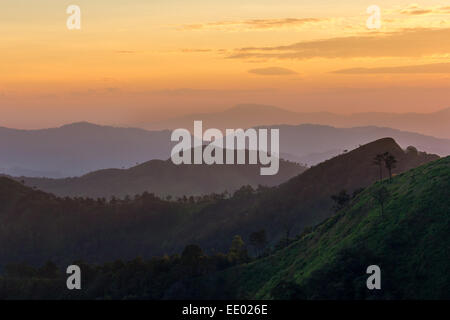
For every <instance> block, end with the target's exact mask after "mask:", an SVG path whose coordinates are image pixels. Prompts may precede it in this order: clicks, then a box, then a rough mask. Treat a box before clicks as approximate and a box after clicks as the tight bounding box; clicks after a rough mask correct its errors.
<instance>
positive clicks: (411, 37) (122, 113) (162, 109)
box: [0, 0, 450, 128]
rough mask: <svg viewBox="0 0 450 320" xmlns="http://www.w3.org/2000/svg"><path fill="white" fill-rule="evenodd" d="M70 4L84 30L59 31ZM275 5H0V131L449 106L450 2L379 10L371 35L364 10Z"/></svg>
mask: <svg viewBox="0 0 450 320" xmlns="http://www.w3.org/2000/svg"><path fill="white" fill-rule="evenodd" d="M328 2H329V1H328ZM70 4H76V5H78V6H80V8H81V14H82V18H81V21H82V28H81V30H68V29H67V27H66V20H67V18H68V15H67V14H66V8H67V6H68V5H70ZM280 4H281V3H280V1H275V0H264V1H261V0H259V1H253V0H252V1H244V2H243V1H235V0H232V1H227V2H223V1H211V0H209V1H206V0H189V1H181V0H167V1H144V0H129V1H104V0H97V1H87V0H76V1H75V2H73V3H72V2H66V1H56V0H41V1H25V0H17V1H7V2H6V3H3V4H2V8H1V10H0V36H1V39H2V41H1V44H0V46H1V51H0V57H1V59H0V72H1V77H0V110H1V114H2V117H1V119H0V126H7V127H17V128H41V127H47V126H54V125H61V124H64V123H68V122H73V121H81V120H86V121H93V122H97V123H105V124H119V125H135V124H136V123H142V122H152V121H155V120H159V119H165V118H169V117H171V116H173V115H174V114H177V115H180V114H188V113H194V112H204V111H212V110H224V109H226V108H229V107H231V106H233V105H235V104H238V103H264V104H272V105H277V106H279V107H283V108H286V109H289V110H293V111H330V112H336V113H354V112H366V111H389V112H402V113H403V112H423V113H426V112H432V111H436V110H439V109H442V108H446V107H448V104H447V102H448V99H449V97H450V90H449V89H450V63H449V62H448V59H449V56H450V6H449V4H448V3H447V4H446V3H445V2H443V1H426V3H425V2H422V3H419V4H411V3H410V2H408V1H381V0H380V1H378V3H376V4H377V5H378V6H379V7H380V8H381V10H382V16H381V22H382V27H381V29H380V30H369V29H368V28H367V27H366V21H367V19H368V17H369V15H368V14H367V13H366V8H367V7H368V5H370V4H372V3H364V2H361V1H346V3H345V4H341V3H335V4H333V5H330V4H329V3H327V2H325V1H314V2H311V1H301V0H295V1H293V0H288V1H282V4H283V5H280ZM374 99H376V101H374ZM24 115H26V117H24ZM30 115H32V116H30ZM143 117H144V119H143Z"/></svg>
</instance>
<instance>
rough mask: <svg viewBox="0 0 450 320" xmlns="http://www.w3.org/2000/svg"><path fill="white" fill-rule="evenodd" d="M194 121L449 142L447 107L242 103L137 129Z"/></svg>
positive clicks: (449, 110) (217, 125) (221, 125)
mask: <svg viewBox="0 0 450 320" xmlns="http://www.w3.org/2000/svg"><path fill="white" fill-rule="evenodd" d="M194 120H202V121H203V122H204V124H205V125H206V126H208V127H212V128H220V129H223V128H236V127H244V128H249V127H254V126H261V125H278V124H280V125H281V124H288V125H298V124H305V123H309V124H320V125H329V126H334V127H344V128H351V127H361V126H378V127H390V128H395V129H398V130H403V131H411V132H417V133H421V134H425V135H431V136H435V137H440V138H447V139H450V107H448V108H446V109H442V110H440V111H437V112H432V113H387V112H362V113H354V114H349V115H343V114H335V113H331V112H294V111H289V110H285V109H282V108H279V107H275V106H267V105H255V104H244V105H237V106H235V107H232V108H230V109H227V110H225V111H221V112H214V113H203V114H192V115H185V116H182V117H175V118H172V119H167V120H165V121H158V122H154V123H141V124H140V126H141V127H144V128H147V129H152V130H158V129H172V128H186V127H188V128H190V127H191V126H192V122H193V121H194Z"/></svg>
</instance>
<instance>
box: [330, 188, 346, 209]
mask: <svg viewBox="0 0 450 320" xmlns="http://www.w3.org/2000/svg"><path fill="white" fill-rule="evenodd" d="M331 199H332V200H333V201H334V205H333V210H334V211H335V212H338V211H339V210H341V209H343V208H345V206H346V205H347V204H348V203H349V201H350V195H349V194H348V193H347V191H346V190H341V192H339V193H338V194H335V195H332V196H331Z"/></svg>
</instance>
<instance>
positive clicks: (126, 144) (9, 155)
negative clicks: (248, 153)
mask: <svg viewBox="0 0 450 320" xmlns="http://www.w3.org/2000/svg"><path fill="white" fill-rule="evenodd" d="M237 119H239V118H237ZM274 120H275V119H274ZM192 125H193V123H189V126H187V128H188V129H191V127H192ZM205 128H206V127H205ZM232 128H235V127H232ZM270 128H279V129H280V156H281V158H284V159H286V160H291V161H295V162H298V163H302V164H306V165H316V164H318V163H320V162H322V161H324V160H327V159H329V158H331V157H333V156H336V155H338V154H341V153H343V152H344V151H345V150H353V149H355V148H357V147H358V146H359V145H362V144H366V143H368V142H370V141H373V140H376V139H381V138H384V137H392V138H394V139H395V140H396V141H398V143H399V144H400V146H401V147H402V148H404V149H405V148H406V147H408V146H410V145H412V146H415V147H416V148H418V149H420V150H422V151H426V152H428V153H434V154H438V155H440V156H447V155H449V154H450V140H449V139H439V138H434V137H430V136H425V135H421V134H417V133H413V132H403V131H399V130H396V129H390V128H385V127H383V128H380V127H356V128H334V127H330V126H323V125H311V124H303V125H279V126H270ZM170 136H171V132H170V131H169V130H163V131H147V130H143V129H136V128H117V127H109V126H99V125H94V124H90V123H74V124H71V125H66V126H62V127H60V128H52V129H42V130H17V129H8V128H0V150H1V152H0V173H3V174H7V175H11V176H16V177H18V176H25V177H48V178H64V177H73V176H82V175H85V174H87V173H90V172H93V171H97V170H102V169H111V168H117V169H125V168H130V167H134V166H136V165H137V164H142V163H144V162H147V161H149V160H155V159H159V160H167V159H168V158H169V157H170V151H171V149H172V147H173V145H174V143H172V142H171V141H170Z"/></svg>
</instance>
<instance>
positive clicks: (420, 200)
mask: <svg viewBox="0 0 450 320" xmlns="http://www.w3.org/2000/svg"><path fill="white" fill-rule="evenodd" d="M383 184H384V185H385V186H386V187H387V189H388V190H389V193H390V196H389V198H388V200H387V201H386V204H385V212H384V214H381V211H380V205H379V204H378V203H377V202H376V201H375V200H374V198H373V194H374V193H375V192H376V190H378V189H379V188H380V187H381V185H382V183H380V182H377V183H375V184H374V185H372V186H371V187H369V188H367V189H366V190H365V191H363V192H362V193H360V194H359V195H358V196H357V197H356V198H355V199H353V200H352V202H351V203H350V204H349V205H348V206H347V207H346V208H344V209H343V210H341V211H340V212H339V213H337V214H336V215H334V216H333V217H331V218H329V219H327V220H325V221H324V222H322V223H321V224H320V225H318V226H316V227H315V228H313V229H312V230H311V231H308V232H305V233H303V234H301V235H299V236H298V237H297V240H296V241H294V242H293V243H292V244H290V245H289V246H288V247H286V248H284V249H282V250H279V251H277V252H276V253H275V254H273V255H270V256H268V257H266V258H262V259H258V260H257V261H255V262H252V263H249V264H243V265H240V266H238V267H234V268H231V269H228V270H226V271H223V272H219V273H216V274H213V275H210V276H207V277H202V278H197V279H193V280H192V279H190V280H188V281H186V282H185V283H183V284H182V285H180V284H179V283H178V284H177V286H174V287H173V288H172V290H168V291H167V295H166V296H165V298H169V299H170V298H176V299H182V298H186V297H188V298H189V299H205V297H207V299H225V298H228V299H239V298H240V299H242V298H246V299H288V300H289V299H321V300H322V299H333V300H340V299H343V300H356V299H358V300H359V299H425V300H429V299H450V290H449V288H450V273H449V272H448V270H450V260H449V256H450V234H449V232H448V231H449V230H450V201H449V199H450V198H449V190H450V157H447V158H444V159H440V160H438V161H434V162H432V163H430V164H427V165H424V166H421V167H418V168H416V169H413V170H410V171H407V172H405V173H402V174H400V175H398V176H396V177H395V178H394V179H393V181H392V183H383ZM370 265H378V266H379V267H380V269H381V290H379V291H378V290H374V291H370V290H368V289H367V287H366V279H367V278H368V277H369V275H368V274H366V269H367V267H368V266H370Z"/></svg>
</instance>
